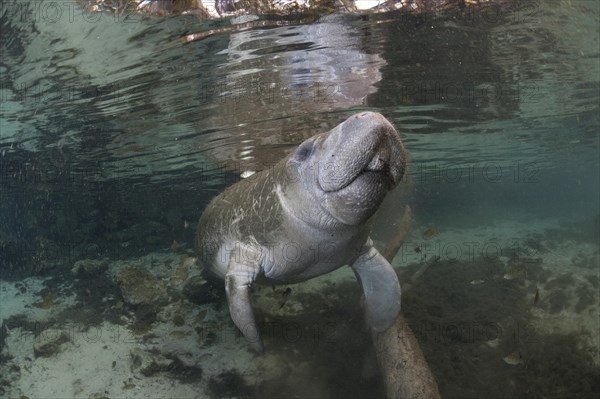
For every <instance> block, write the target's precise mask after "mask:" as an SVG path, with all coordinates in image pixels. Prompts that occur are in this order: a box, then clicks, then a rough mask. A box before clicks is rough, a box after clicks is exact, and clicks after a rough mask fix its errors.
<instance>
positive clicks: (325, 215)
mask: <svg viewBox="0 0 600 399" xmlns="http://www.w3.org/2000/svg"><path fill="white" fill-rule="evenodd" d="M286 169H287V170H293V171H294V177H295V178H293V179H289V180H288V184H287V185H286V187H285V191H286V197H287V198H288V201H291V202H292V203H293V206H292V207H293V208H294V210H295V213H296V215H297V216H298V217H300V218H302V219H303V220H304V221H305V222H308V223H311V224H317V225H323V224H328V225H332V224H333V225H337V224H343V225H350V226H357V225H360V224H362V223H364V222H366V221H367V220H368V219H369V218H370V217H371V216H372V215H373V214H374V213H375V211H376V210H377V208H378V207H379V205H380V204H381V202H382V201H383V199H384V197H385V195H386V194H387V193H388V191H390V190H391V189H392V188H394V187H395V186H396V184H398V182H399V181H400V180H401V179H402V176H403V175H404V171H405V169H406V153H405V150H404V146H403V144H402V142H401V140H400V136H399V135H398V133H397V132H396V130H395V129H394V127H393V126H392V124H391V123H390V122H389V121H388V120H387V119H385V118H384V117H383V116H382V115H381V114H379V113H375V112H362V113H360V114H356V115H353V116H351V117H350V118H348V119H347V120H346V121H344V122H343V123H341V124H340V125H338V126H336V127H335V128H334V129H332V130H331V131H329V132H327V133H323V134H319V135H317V136H313V137H311V138H309V139H308V140H306V141H304V142H303V143H302V144H301V145H300V146H299V147H298V148H297V149H296V151H295V152H294V153H292V154H291V155H290V156H289V157H288V158H287V160H286ZM298 209H301V211H299V212H297V211H298Z"/></svg>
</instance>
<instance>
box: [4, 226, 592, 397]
mask: <svg viewBox="0 0 600 399" xmlns="http://www.w3.org/2000/svg"><path fill="white" fill-rule="evenodd" d="M598 238H599V237H598V225H597V219H596V220H595V221H592V219H590V220H589V221H582V222H580V223H572V222H571V223H566V222H561V221H560V220H554V221H548V220H545V221H543V223H541V222H540V223H531V222H520V221H503V222H502V223H499V224H494V225H492V226H464V227H462V228H460V229H445V228H444V227H443V226H433V225H421V226H418V227H417V228H415V230H414V231H413V232H412V234H411V236H410V237H409V240H408V242H407V243H406V245H405V246H404V247H403V248H402V249H401V252H400V253H399V254H398V256H397V257H396V258H395V260H394V266H395V267H396V268H397V270H399V273H400V276H401V280H402V284H403V290H404V292H403V311H404V313H405V315H406V317H407V319H408V321H409V323H410V324H411V326H412V328H413V330H414V332H415V334H416V335H417V338H418V339H419V342H420V343H421V346H422V349H423V351H424V353H425V356H426V357H427V360H428V362H429V364H430V366H431V368H432V370H433V373H434V375H435V376H436V378H437V380H438V384H439V387H440V391H441V393H442V397H444V398H461V399H463V398H482V397H489V398H503V397H506V398H516V397H527V398H567V397H569V398H571V397H580V398H585V397H592V395H593V393H594V392H596V393H597V392H599V391H600V382H599V381H600V352H599V348H600V325H599V320H600V317H599V316H600V303H599V302H600V295H599V290H600V276H599V272H600V267H599V260H600V253H599V248H598ZM183 250H185V247H184V248H182V249H181V252H180V253H173V252H170V251H165V252H163V253H152V254H148V255H146V256H144V257H142V258H137V259H128V260H120V261H113V262H111V263H110V264H109V270H108V271H107V272H106V273H105V274H104V275H102V276H99V277H95V278H93V279H86V278H76V277H75V276H73V275H72V274H71V272H70V271H65V272H64V273H62V274H61V273H58V274H55V275H51V276H46V277H36V278H28V279H24V280H20V281H17V282H15V281H10V282H9V281H0V296H1V298H0V300H1V302H0V316H1V319H2V337H1V338H2V340H1V341H0V342H2V352H1V354H0V374H1V377H0V393H2V395H1V396H3V397H29V398H71V397H83V398H103V397H106V398H120V397H130V398H148V397H152V398H167V397H178V398H198V397H200V398H246V397H250V398H281V397H286V398H384V397H385V394H384V390H383V387H382V384H381V380H380V378H379V374H378V370H377V364H376V359H375V356H374V354H373V351H372V348H371V345H370V338H369V334H368V331H367V330H366V328H365V326H364V320H363V316H362V310H361V305H360V289H359V287H358V284H357V283H356V281H355V280H354V276H353V274H352V272H351V270H350V269H349V268H344V269H341V270H339V271H337V272H335V273H331V274H329V275H326V276H323V277H320V278H317V279H314V280H311V281H309V282H306V283H303V284H298V285H293V286H289V287H288V286H279V287H275V288H273V287H271V286H260V287H256V288H255V290H254V305H255V308H256V314H257V317H258V320H259V322H260V325H261V332H262V335H263V339H264V341H265V348H266V351H265V353H264V354H262V355H258V354H255V353H254V352H252V350H251V349H250V347H249V345H248V344H247V343H246V341H245V340H244V338H243V337H241V335H240V334H239V333H238V332H237V330H236V329H235V328H234V326H233V324H232V322H231V321H230V318H229V314H228V310H227V306H226V304H225V298H224V296H223V289H222V288H221V287H220V286H215V287H214V289H213V290H212V291H211V296H210V298H211V300H210V301H207V300H205V299H204V300H202V301H193V300H189V298H188V297H185V296H184V295H182V294H181V292H182V290H181V287H180V286H178V285H173V286H172V287H171V288H170V291H169V293H170V301H169V303H168V304H166V305H161V306H159V307H156V308H143V307H137V308H136V307H131V306H128V305H126V304H124V303H123V301H122V298H121V294H120V291H119V289H118V288H117V286H116V285H115V283H114V275H115V273H117V272H118V271H119V270H121V269H122V268H125V267H128V266H139V267H142V268H144V269H146V270H148V271H150V272H151V273H152V274H153V275H155V276H157V277H159V278H162V279H169V278H170V277H171V276H172V275H173V270H172V268H170V267H167V266H168V265H171V264H173V265H176V264H178V263H179V262H180V259H181V257H182V255H183ZM423 265H428V267H427V268H426V269H424V268H423ZM70 266H71V265H69V267H68V268H67V269H70ZM198 274H199V273H198V271H195V270H190V271H189V273H188V274H187V275H186V276H185V278H186V279H192V278H199V276H198ZM184 285H185V283H182V284H181V286H184ZM56 331H62V332H63V333H64V335H66V336H67V337H68V339H67V340H65V342H63V343H61V344H60V346H59V347H58V348H57V349H56V351H54V352H53V353H52V354H50V355H48V356H44V355H39V353H38V354H37V355H36V353H34V346H35V344H36V342H37V341H39V340H42V339H44V338H47V336H45V335H47V334H56ZM594 397H595V396H594Z"/></svg>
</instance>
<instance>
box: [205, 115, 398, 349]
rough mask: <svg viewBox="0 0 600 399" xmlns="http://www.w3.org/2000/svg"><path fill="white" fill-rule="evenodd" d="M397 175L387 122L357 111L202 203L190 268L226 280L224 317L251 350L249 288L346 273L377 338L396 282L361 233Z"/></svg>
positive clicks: (256, 342)
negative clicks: (361, 298)
mask: <svg viewBox="0 0 600 399" xmlns="http://www.w3.org/2000/svg"><path fill="white" fill-rule="evenodd" d="M405 169H406V152H405V149H404V146H403V144H402V141H401V140H400V136H399V135H398V133H397V132H396V130H395V129H394V127H393V126H392V124H391V123H390V122H389V121H388V120H387V119H385V118H384V117H383V116H382V115H381V114H379V113H375V112H362V113H359V114H356V115H353V116H351V117H349V118H348V119H347V120H345V121H344V122H342V123H341V124H339V125H338V126H336V127H335V128H333V129H332V130H331V131H329V132H326V133H321V134H318V135H316V136H313V137H311V138H309V139H307V140H306V141H304V142H303V143H302V144H300V146H299V147H298V148H296V149H295V150H294V151H293V152H292V153H290V154H289V155H288V156H287V157H285V158H284V159H282V160H281V161H280V162H278V163H277V164H276V165H275V166H273V167H272V168H269V169H267V170H264V171H262V172H259V173H256V174H255V175H252V176H250V177H249V178H247V179H245V180H242V181H240V182H237V183H236V184H234V185H233V186H231V187H229V188H227V189H226V190H225V191H224V192H222V193H221V194H220V195H218V196H217V197H216V198H214V199H213V200H212V201H211V202H210V204H209V205H208V206H207V208H206V209H205V211H204V212H203V213H202V216H201V217H200V220H199V222H198V229H197V233H196V239H195V246H196V252H197V254H198V262H199V264H200V265H201V266H202V267H204V269H205V270H207V271H209V272H210V273H211V274H213V275H215V276H217V277H219V278H221V279H223V280H224V282H225V291H226V294H227V301H228V305H229V311H230V314H231V318H232V319H233V322H234V323H235V325H236V326H237V327H238V328H239V329H240V331H241V332H242V334H243V335H244V336H245V337H246V339H247V340H248V341H249V342H250V343H251V345H252V346H253V348H254V349H256V350H257V351H259V352H261V351H262V350H263V343H262V339H261V337H260V333H259V331H258V326H257V323H256V320H255V317H254V313H253V310H252V303H251V286H252V284H253V283H255V282H256V283H260V282H265V283H269V284H290V283H299V282H302V281H306V280H308V279H310V278H313V277H316V276H319V275H322V274H325V273H329V272H331V271H333V270H336V269H338V268H340V267H342V266H345V265H349V266H350V267H351V268H352V269H353V270H354V272H355V275H356V277H357V279H358V281H359V282H360V284H361V286H362V290H363V293H364V298H365V307H366V315H367V320H368V322H369V323H370V325H371V326H372V328H373V329H374V330H375V331H384V330H386V329H387V328H388V327H390V326H391V325H392V324H393V323H394V321H395V319H396V317H397V316H398V313H399V311H400V284H399V282H398V277H397V275H396V273H395V272H394V270H393V268H392V266H391V265H390V263H389V262H388V261H387V260H385V258H384V257H383V256H382V255H381V254H380V253H379V252H378V251H377V250H376V249H375V247H374V246H373V242H372V240H371V239H370V237H369V234H370V231H371V227H372V220H373V216H374V214H375V212H376V211H377V209H378V207H379V205H380V204H381V202H382V201H383V199H384V197H385V196H386V194H387V193H388V192H389V191H390V190H391V189H392V188H394V187H395V186H396V185H397V183H398V182H399V181H400V180H401V179H402V176H403V175H404V171H405Z"/></svg>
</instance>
